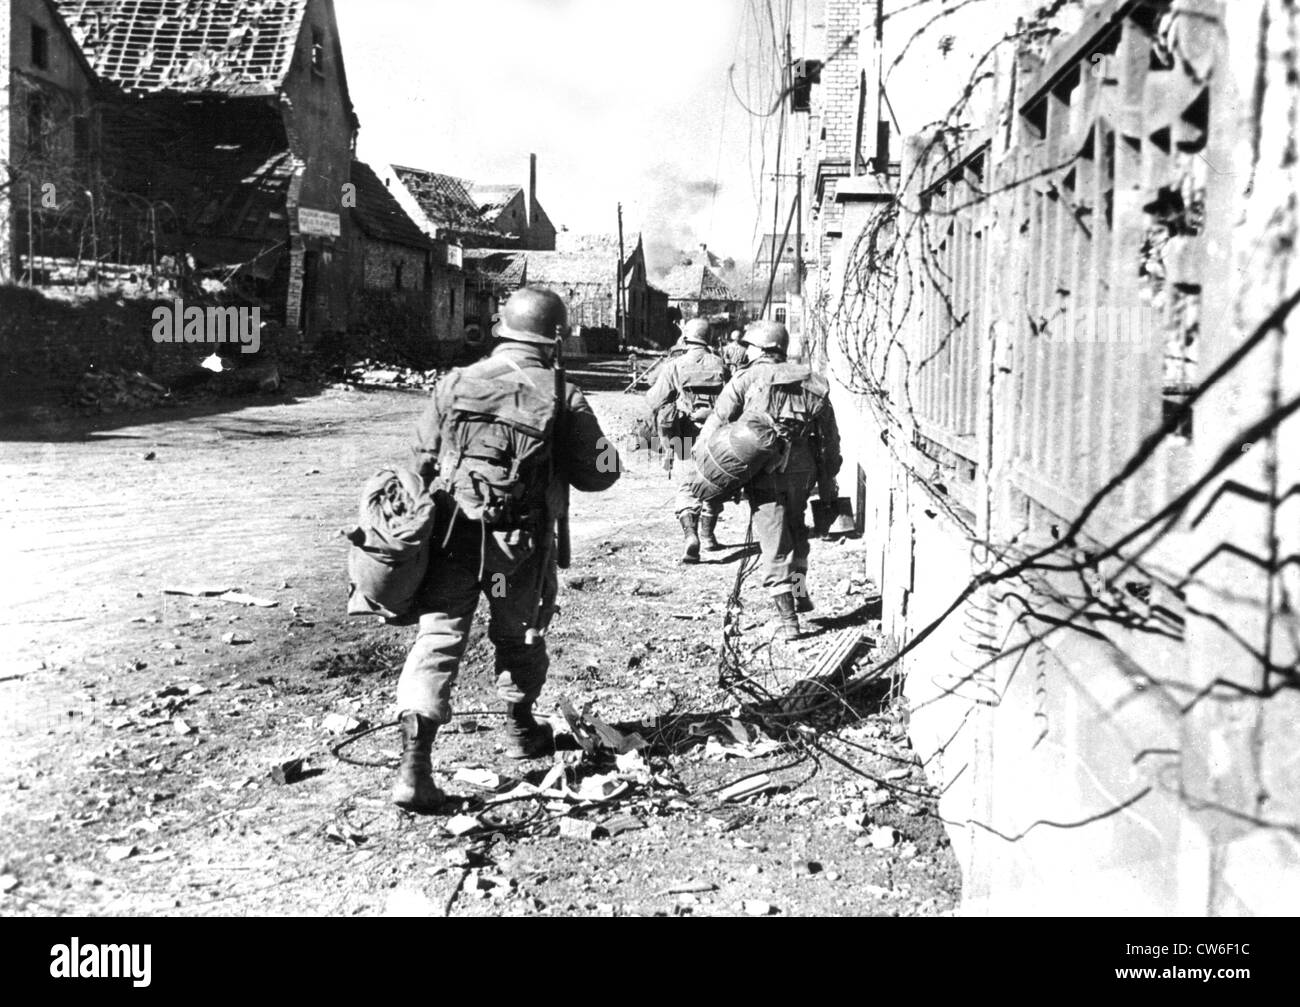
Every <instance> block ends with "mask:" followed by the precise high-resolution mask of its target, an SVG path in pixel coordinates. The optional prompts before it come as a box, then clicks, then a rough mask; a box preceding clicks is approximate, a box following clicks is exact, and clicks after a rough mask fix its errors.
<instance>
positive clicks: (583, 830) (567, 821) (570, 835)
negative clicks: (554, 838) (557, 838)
mask: <svg viewBox="0 0 1300 1007" xmlns="http://www.w3.org/2000/svg"><path fill="white" fill-rule="evenodd" d="M560 835H561V836H563V837H564V838H565V839H586V840H591V839H595V838H596V824H595V823H594V822H588V821H586V820H585V819H582V818H571V817H568V816H565V817H564V818H561V819H560Z"/></svg>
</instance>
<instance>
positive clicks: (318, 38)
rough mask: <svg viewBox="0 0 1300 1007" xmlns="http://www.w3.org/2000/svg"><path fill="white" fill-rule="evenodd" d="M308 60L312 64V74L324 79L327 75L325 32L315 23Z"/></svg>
mask: <svg viewBox="0 0 1300 1007" xmlns="http://www.w3.org/2000/svg"><path fill="white" fill-rule="evenodd" d="M308 62H309V63H310V64H311V73H312V76H313V77H317V78H320V79H322V80H323V79H324V77H325V33H324V32H323V31H321V30H320V29H319V28H317V27H316V26H315V25H313V26H312V29H311V49H310V50H309V51H308Z"/></svg>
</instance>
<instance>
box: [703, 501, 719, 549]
mask: <svg viewBox="0 0 1300 1007" xmlns="http://www.w3.org/2000/svg"><path fill="white" fill-rule="evenodd" d="M717 523H718V515H716V514H710V513H709V512H708V511H701V512H700V546H701V548H703V549H705V550H706V551H708V552H717V551H718V550H719V549H721V548H722V546H720V545H718V540H717V538H716V537H715V536H714V534H713V529H714V527H715V526H716V525H717Z"/></svg>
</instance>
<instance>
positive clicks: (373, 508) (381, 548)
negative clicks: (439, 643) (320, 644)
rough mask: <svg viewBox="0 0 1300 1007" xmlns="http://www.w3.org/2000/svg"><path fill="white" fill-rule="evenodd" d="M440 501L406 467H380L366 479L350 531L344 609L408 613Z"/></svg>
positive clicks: (424, 569) (426, 566)
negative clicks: (350, 544) (346, 595)
mask: <svg viewBox="0 0 1300 1007" xmlns="http://www.w3.org/2000/svg"><path fill="white" fill-rule="evenodd" d="M437 514H438V506H437V503H436V501H435V498H434V496H433V495H432V494H431V493H430V492H429V491H427V490H426V489H425V488H424V483H423V480H421V479H420V477H419V476H418V475H416V474H415V473H414V472H411V471H409V470H407V469H384V470H382V471H380V472H377V473H375V475H373V476H371V477H370V479H369V480H367V482H366V485H365V488H364V489H363V490H362V491H361V503H360V506H359V508H358V521H359V526H358V527H356V528H354V529H353V530H352V531H351V532H349V533H348V541H349V542H351V543H352V548H351V549H349V550H348V581H349V585H348V614H349V615H378V616H382V617H384V618H385V619H400V618H402V617H403V616H406V615H407V614H408V613H409V612H410V611H411V608H412V606H413V605H414V603H415V595H416V593H417V592H418V591H419V588H420V583H421V582H422V581H423V580H424V576H425V574H426V573H427V572H428V569H429V556H430V553H431V551H432V545H431V543H432V540H433V537H434V532H435V526H436V524H437Z"/></svg>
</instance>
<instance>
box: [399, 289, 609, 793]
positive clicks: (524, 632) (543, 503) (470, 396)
mask: <svg viewBox="0 0 1300 1007" xmlns="http://www.w3.org/2000/svg"><path fill="white" fill-rule="evenodd" d="M565 323H566V311H565V307H564V302H563V301H562V300H560V298H559V297H558V296H557V295H556V294H554V293H552V292H551V291H548V290H544V289H542V288H539V287H525V288H524V289H522V290H518V291H516V292H515V293H513V294H512V295H511V296H510V299H509V300H508V301H507V302H506V304H505V307H504V308H503V309H502V312H501V320H500V321H499V322H498V323H497V324H496V325H495V326H493V329H492V334H493V335H494V336H495V337H496V338H497V340H498V343H497V345H496V347H495V348H494V349H493V351H492V353H491V355H489V356H488V357H486V358H484V359H483V360H480V361H478V362H477V363H475V364H472V365H470V366H468V367H464V368H460V369H457V370H454V371H452V372H451V373H450V374H448V375H446V376H445V377H443V378H442V379H441V380H440V381H439V382H438V384H437V387H436V388H435V389H434V392H433V399H432V401H431V402H430V404H429V407H428V409H427V410H426V411H425V413H424V415H423V417H421V419H420V421H419V425H418V426H417V428H416V443H415V445H414V448H413V453H414V455H415V461H414V467H415V470H416V471H417V472H418V473H419V474H420V476H421V477H422V478H423V479H424V480H425V485H426V486H431V487H432V488H433V489H434V491H435V492H438V493H442V494H445V496H446V498H449V501H450V502H449V504H448V509H449V510H450V511H451V519H450V525H449V526H448V527H446V530H445V533H444V534H443V535H442V538H441V544H442V546H443V548H442V549H441V553H440V554H439V555H436V556H435V557H434V559H433V561H432V562H431V563H430V568H429V574H428V576H427V577H426V579H425V582H424V583H423V584H422V585H421V588H420V593H419V596H418V597H417V611H419V612H420V613H421V614H420V622H419V631H418V634H417V636H416V639H415V643H414V645H413V646H412V647H411V651H410V653H409V654H408V655H407V658H406V664H405V666H404V667H403V668H402V674H401V677H400V679H399V680H398V683H397V708H398V710H399V711H401V712H400V714H399V718H400V723H401V730H402V759H401V764H400V766H399V768H398V774H397V783H396V785H395V786H394V787H393V801H394V803H396V804H398V805H401V806H402V807H404V808H408V809H411V810H416V811H431V810H434V809H436V808H437V807H438V805H439V804H441V802H442V799H443V794H442V792H441V791H440V790H439V789H438V787H437V785H436V784H435V782H434V778H433V772H432V759H431V751H432V747H433V741H434V737H435V735H436V734H437V731H438V728H439V726H440V725H442V724H445V723H447V722H448V721H449V720H450V719H451V692H452V687H453V685H454V684H455V681H456V675H457V672H458V670H459V666H460V661H461V658H462V657H463V656H464V653H465V647H466V643H467V640H468V636H469V631H470V626H471V623H472V621H473V618H474V611H475V609H476V608H477V607H478V601H479V595H480V593H482V594H485V595H486V596H487V600H488V608H489V613H490V615H489V622H488V638H489V639H490V640H491V641H492V643H493V644H494V645H495V647H496V678H497V694H498V695H499V696H500V697H501V699H502V700H504V701H505V704H506V724H505V731H506V739H505V740H506V752H507V754H508V755H510V756H511V757H513V758H518V759H525V758H535V757H539V756H542V755H546V754H549V753H550V752H552V751H553V750H554V739H553V738H552V736H551V731H550V728H549V726H548V725H546V724H542V723H539V722H538V721H537V720H536V718H535V717H534V716H533V703H534V702H535V701H536V699H537V697H538V695H539V694H540V692H541V690H542V683H543V682H544V681H545V679H546V671H547V667H548V663H549V662H548V658H547V654H546V643H545V641H544V639H543V636H542V634H543V633H544V632H545V629H546V626H547V624H548V622H549V621H550V618H551V616H552V615H553V614H554V612H555V597H556V572H555V571H556V565H557V561H558V562H559V563H561V564H566V565H567V562H568V559H567V556H563V555H562V553H563V552H564V551H565V550H566V549H567V545H568V536H567V523H566V522H567V520H568V515H567V508H566V503H565V501H566V499H567V493H568V487H569V486H572V487H574V488H575V489H578V490H582V491H584V492H599V491H601V490H606V489H609V488H610V487H611V486H612V485H613V484H614V483H615V482H616V481H617V480H618V476H619V468H620V465H619V460H618V455H617V453H616V452H615V450H614V448H613V447H612V446H611V445H610V444H609V442H608V441H607V439H606V438H605V435H604V433H603V431H602V430H601V428H600V423H599V421H598V420H597V419H596V416H595V414H594V413H593V412H592V410H591V407H590V406H589V405H588V404H587V400H586V399H585V398H584V397H583V394H582V392H580V391H579V390H578V389H577V388H575V387H574V386H573V385H571V384H568V383H566V382H563V379H562V374H561V372H559V371H557V370H555V369H554V368H555V366H556V363H557V362H556V361H555V359H554V354H555V352H556V351H557V348H556V345H555V344H556V337H557V336H558V335H559V334H560V333H561V332H562V331H563V330H564V328H565ZM557 378H558V379H559V380H557Z"/></svg>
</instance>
